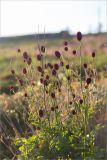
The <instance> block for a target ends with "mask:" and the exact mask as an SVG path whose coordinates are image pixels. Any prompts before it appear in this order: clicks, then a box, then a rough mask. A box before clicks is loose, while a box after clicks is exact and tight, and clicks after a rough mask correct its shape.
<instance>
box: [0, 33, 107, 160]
mask: <svg viewBox="0 0 107 160" xmlns="http://www.w3.org/2000/svg"><path fill="white" fill-rule="evenodd" d="M106 37H107V33H101V34H95V35H83V36H82V35H81V34H79V35H78V34H77V36H74V37H69V38H64V39H62V38H57V39H43V40H39V41H37V40H36V39H34V40H32V39H20V38H18V37H17V38H16V39H10V40H9V39H8V40H4V41H0V110H1V113H0V114H1V116H0V117H1V123H0V125H1V145H0V146H1V149H0V151H1V153H0V156H1V159H5V158H6V159H22V160H24V159H25V160H35V159H38V160H53V159H54V160H65V159H67V160H98V159H99V160H105V159H106V158H107V136H106V135H107V125H106V124H107V39H106Z"/></svg>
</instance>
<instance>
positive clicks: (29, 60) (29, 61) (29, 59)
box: [27, 57, 32, 65]
mask: <svg viewBox="0 0 107 160" xmlns="http://www.w3.org/2000/svg"><path fill="white" fill-rule="evenodd" d="M31 63H32V59H31V58H30V57H29V58H28V60H27V64H28V65H30V64H31Z"/></svg>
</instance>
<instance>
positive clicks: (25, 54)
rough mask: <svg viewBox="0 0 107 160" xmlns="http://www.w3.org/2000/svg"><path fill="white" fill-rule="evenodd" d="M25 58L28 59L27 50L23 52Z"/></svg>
mask: <svg viewBox="0 0 107 160" xmlns="http://www.w3.org/2000/svg"><path fill="white" fill-rule="evenodd" d="M23 58H24V59H26V60H27V59H28V54H27V52H24V53H23Z"/></svg>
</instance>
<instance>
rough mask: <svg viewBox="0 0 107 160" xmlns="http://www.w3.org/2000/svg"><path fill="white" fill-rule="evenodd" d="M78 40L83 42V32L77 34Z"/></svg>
mask: <svg viewBox="0 0 107 160" xmlns="http://www.w3.org/2000/svg"><path fill="white" fill-rule="evenodd" d="M77 40H78V41H81V40H82V34H81V32H77Z"/></svg>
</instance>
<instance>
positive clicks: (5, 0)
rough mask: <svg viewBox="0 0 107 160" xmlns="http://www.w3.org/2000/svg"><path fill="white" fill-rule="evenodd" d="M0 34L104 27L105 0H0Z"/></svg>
mask: <svg viewBox="0 0 107 160" xmlns="http://www.w3.org/2000/svg"><path fill="white" fill-rule="evenodd" d="M0 2H1V4H0V7H1V10H0V13H1V14H0V36H15V35H26V34H32V33H38V32H39V33H44V29H45V32H46V33H47V32H48V33H49V32H60V31H61V30H66V29H68V30H69V31H70V33H74V34H75V33H76V32H77V31H81V32H82V33H88V32H92V33H94V32H97V30H98V23H99V22H100V23H101V24H102V32H105V31H107V20H106V19H107V0H57V1H56V0H47V1H46V0H1V1H0Z"/></svg>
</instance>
